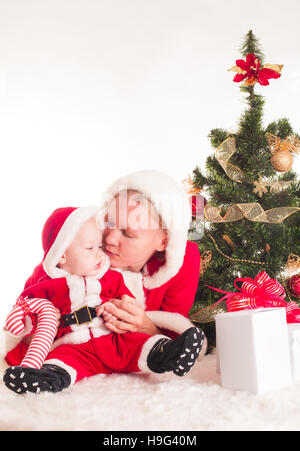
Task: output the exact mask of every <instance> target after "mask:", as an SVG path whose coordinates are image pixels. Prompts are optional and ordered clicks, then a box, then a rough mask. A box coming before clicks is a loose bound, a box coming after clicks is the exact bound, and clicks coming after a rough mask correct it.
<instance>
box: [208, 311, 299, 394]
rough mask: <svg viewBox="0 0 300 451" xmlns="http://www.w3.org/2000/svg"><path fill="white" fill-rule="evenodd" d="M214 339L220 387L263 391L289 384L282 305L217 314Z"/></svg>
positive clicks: (288, 354) (284, 313)
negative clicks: (215, 341)
mask: <svg viewBox="0 0 300 451" xmlns="http://www.w3.org/2000/svg"><path fill="white" fill-rule="evenodd" d="M216 340H217V349H218V359H219V365H220V372H221V381H222V386H223V387H224V388H228V389H231V390H246V391H249V392H252V393H266V392H268V391H272V390H278V389H282V388H285V387H289V386H290V385H291V384H292V383H293V379H292V371H291V357H290V345H289V335H288V326H287V322H286V310H285V308H258V309H254V310H240V311H236V312H228V313H221V314H219V315H217V316H216ZM299 351H300V347H299Z"/></svg>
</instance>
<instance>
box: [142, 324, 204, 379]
mask: <svg viewBox="0 0 300 451" xmlns="http://www.w3.org/2000/svg"><path fill="white" fill-rule="evenodd" d="M203 343H204V333H203V331H202V330H201V329H199V328H198V327H191V328H190V329H187V330H186V331H185V332H184V333H183V334H181V335H179V336H178V337H177V338H175V339H174V340H171V339H169V338H161V339H160V340H158V341H157V343H155V345H154V346H153V348H152V349H151V351H150V352H149V354H148V357H147V364H148V367H149V368H150V370H151V371H153V372H154V373H164V372H166V371H173V373H174V374H176V376H185V375H186V374H187V373H188V372H189V371H190V369H191V368H192V367H193V365H194V363H195V362H196V360H197V358H198V357H199V354H200V351H201V349H202V346H203Z"/></svg>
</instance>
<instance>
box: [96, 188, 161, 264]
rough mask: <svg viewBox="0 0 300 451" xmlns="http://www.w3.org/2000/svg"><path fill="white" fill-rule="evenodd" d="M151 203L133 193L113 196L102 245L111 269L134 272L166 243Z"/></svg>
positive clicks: (106, 218)
mask: <svg viewBox="0 0 300 451" xmlns="http://www.w3.org/2000/svg"><path fill="white" fill-rule="evenodd" d="M160 222H161V221H160V220H159V217H157V214H155V212H154V211H153V207H152V204H151V203H150V202H149V201H148V200H146V201H145V198H143V199H142V200H141V198H140V195H139V193H137V192H135V191H128V192H127V191H124V192H121V193H120V194H118V195H117V196H115V197H114V199H113V201H112V202H111V204H110V207H109V209H108V213H107V216H106V217H105V224H106V227H105V230H104V234H103V246H104V250H105V252H106V253H107V255H108V256H109V257H110V263H111V266H112V267H114V268H122V269H128V270H131V271H134V272H138V271H140V270H141V269H142V267H143V266H144V265H145V263H146V262H147V261H148V260H149V259H150V258H151V257H152V256H153V255H154V254H155V253H156V252H157V251H164V250H165V248H166V244H167V233H166V230H164V229H162V227H161V226H160Z"/></svg>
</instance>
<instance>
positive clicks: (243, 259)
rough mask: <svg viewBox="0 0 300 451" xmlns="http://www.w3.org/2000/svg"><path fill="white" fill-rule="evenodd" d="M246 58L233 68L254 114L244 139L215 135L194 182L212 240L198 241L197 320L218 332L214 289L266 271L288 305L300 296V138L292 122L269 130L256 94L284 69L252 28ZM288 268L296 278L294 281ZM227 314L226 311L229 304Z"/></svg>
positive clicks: (244, 126)
mask: <svg viewBox="0 0 300 451" xmlns="http://www.w3.org/2000/svg"><path fill="white" fill-rule="evenodd" d="M241 53H242V56H243V57H244V59H239V60H237V61H236V65H235V66H233V67H232V68H231V69H230V70H232V71H234V72H236V75H235V77H234V82H236V83H242V84H241V85H240V90H241V92H242V95H243V96H245V97H246V99H245V100H246V103H247V108H246V110H245V111H244V112H243V113H242V115H241V118H240V120H239V124H238V130H237V131H236V133H229V132H227V131H226V130H224V129H222V128H216V129H213V130H211V132H210V134H209V137H210V140H211V144H212V147H213V148H215V149H216V150H215V152H214V154H213V155H212V156H209V157H208V158H207V161H206V173H203V172H202V170H201V169H200V168H199V167H196V169H195V170H194V171H193V178H192V183H193V189H194V190H195V192H196V191H197V190H198V191H199V192H201V193H202V194H203V195H204V196H205V197H206V198H207V204H206V206H205V209H204V211H205V215H204V217H205V227H204V234H203V237H202V238H201V239H200V240H199V241H197V242H198V245H199V250H200V253H201V255H202V266H201V270H200V279H199V286H198V290H197V294H196V298H195V302H194V306H193V308H192V311H191V318H192V319H193V320H194V321H195V322H198V323H201V324H203V323H205V322H209V323H210V325H212V326H213V327H214V324H213V320H214V314H215V312H214V309H213V310H211V309H210V308H208V309H205V310H203V311H201V309H203V308H204V307H206V306H207V305H210V304H214V303H216V302H217V301H218V300H219V299H220V297H221V296H222V295H220V293H218V292H216V291H214V290H212V289H210V288H208V286H210V287H215V288H218V289H222V290H225V291H229V292H232V291H236V290H235V288H234V285H233V283H234V280H235V279H236V278H237V277H251V278H253V279H254V278H255V276H256V275H257V274H258V273H259V272H260V271H266V272H267V274H268V275H269V276H270V277H271V278H275V279H277V280H278V282H279V283H281V284H282V285H283V286H284V288H285V290H286V294H287V296H286V300H287V301H291V300H292V301H296V300H297V299H299V298H300V293H299V292H300V286H299V279H297V278H296V279H295V277H297V274H299V278H300V182H299V180H297V174H296V173H295V172H294V171H293V170H292V163H293V155H295V154H297V153H298V152H299V149H300V140H299V136H298V135H297V134H295V133H294V131H293V129H292V126H291V125H290V123H289V121H288V119H286V118H283V119H279V120H277V121H274V122H272V123H270V124H269V125H267V126H266V127H264V125H263V107H264V98H263V96H262V95H259V94H257V93H256V92H255V88H256V86H257V85H258V84H260V85H262V86H266V85H268V84H269V80H270V79H276V78H279V77H280V76H281V70H282V66H281V65H277V64H264V62H263V59H264V56H263V54H262V52H261V49H260V47H259V43H258V40H257V39H256V37H255V36H254V35H253V33H252V31H251V30H250V31H249V32H248V33H247V35H246V37H245V40H244V43H243V45H242V48H241ZM271 82H272V83H275V81H274V80H271ZM276 83H278V82H277V81H276ZM196 220H197V221H198V222H199V223H200V222H201V219H200V220H199V218H198V219H197V218H196ZM286 269H289V270H293V273H296V276H294V279H293V283H291V278H289V277H287V276H286V274H287V272H286V271H285V270H286ZM219 306H220V307H221V304H219ZM222 308H224V310H226V304H225V305H222Z"/></svg>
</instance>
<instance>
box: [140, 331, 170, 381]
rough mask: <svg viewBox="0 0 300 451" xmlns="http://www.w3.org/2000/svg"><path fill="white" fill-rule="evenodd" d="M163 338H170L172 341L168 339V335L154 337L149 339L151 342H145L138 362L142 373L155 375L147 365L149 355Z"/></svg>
mask: <svg viewBox="0 0 300 451" xmlns="http://www.w3.org/2000/svg"><path fill="white" fill-rule="evenodd" d="M162 338H168V339H169V340H170V338H169V337H167V336H166V335H153V336H152V337H151V338H149V340H147V341H146V342H145V344H144V346H143V347H142V351H141V354H140V357H139V360H138V367H139V369H140V370H141V372H143V373H153V371H152V370H150V368H149V367H148V364H147V358H148V354H149V352H150V351H151V349H152V348H153V346H154V345H155V343H157V342H158V340H161V339H162Z"/></svg>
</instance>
